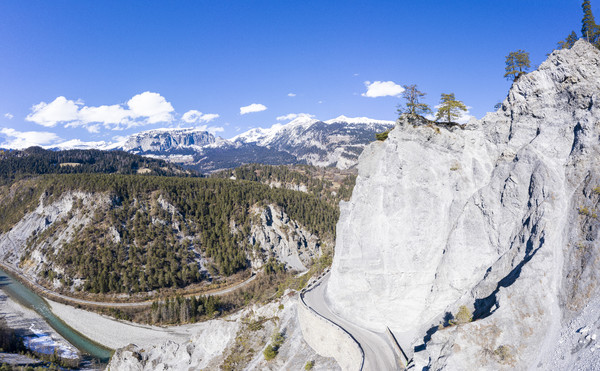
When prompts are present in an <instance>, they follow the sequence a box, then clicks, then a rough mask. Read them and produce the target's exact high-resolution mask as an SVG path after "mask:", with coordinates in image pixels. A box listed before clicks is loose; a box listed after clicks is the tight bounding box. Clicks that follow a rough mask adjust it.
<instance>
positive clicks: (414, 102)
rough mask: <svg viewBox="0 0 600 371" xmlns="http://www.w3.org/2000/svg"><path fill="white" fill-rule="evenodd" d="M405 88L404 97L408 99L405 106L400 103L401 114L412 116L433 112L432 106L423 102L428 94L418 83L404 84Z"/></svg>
mask: <svg viewBox="0 0 600 371" xmlns="http://www.w3.org/2000/svg"><path fill="white" fill-rule="evenodd" d="M403 88H404V89H405V90H404V92H403V93H402V98H403V99H404V100H406V103H405V106H402V105H398V113H399V114H400V115H402V114H407V115H410V116H412V117H417V116H424V115H426V114H428V113H431V108H429V106H428V105H427V104H425V103H422V102H421V98H423V97H424V96H425V95H426V94H425V93H423V92H422V91H419V89H417V85H415V84H413V85H404V86H403Z"/></svg>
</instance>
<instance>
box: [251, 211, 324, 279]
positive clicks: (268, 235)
mask: <svg viewBox="0 0 600 371" xmlns="http://www.w3.org/2000/svg"><path fill="white" fill-rule="evenodd" d="M253 212H254V215H255V216H256V218H255V219H257V220H256V222H253V223H252V226H251V228H250V236H249V242H250V244H251V245H253V246H254V251H253V252H252V253H251V256H250V261H251V264H252V267H253V268H254V269H259V268H260V267H262V265H263V264H264V263H266V262H267V261H268V260H269V259H270V258H273V259H275V260H277V261H279V262H282V263H285V265H286V266H287V267H288V268H290V269H294V270H297V271H301V272H303V271H306V269H307V266H309V265H310V264H311V262H312V260H313V258H318V257H319V256H320V255H321V240H320V239H319V237H317V236H316V235H314V234H312V233H310V232H309V231H308V230H307V229H306V228H303V227H302V226H301V225H300V224H298V222H296V221H294V220H292V219H290V217H289V216H288V215H287V214H286V213H285V212H284V211H283V210H282V209H281V208H280V207H278V206H274V205H268V206H266V207H265V208H263V209H259V208H255V209H254V210H253Z"/></svg>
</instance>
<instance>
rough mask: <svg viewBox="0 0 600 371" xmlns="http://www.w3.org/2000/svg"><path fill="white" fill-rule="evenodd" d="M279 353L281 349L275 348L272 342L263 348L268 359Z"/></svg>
mask: <svg viewBox="0 0 600 371" xmlns="http://www.w3.org/2000/svg"><path fill="white" fill-rule="evenodd" d="M277 353H279V350H278V349H277V348H275V347H274V346H273V345H272V344H269V345H267V347H266V348H265V350H263V355H264V356H265V359H266V360H267V361H270V360H272V359H273V358H275V357H276V356H277Z"/></svg>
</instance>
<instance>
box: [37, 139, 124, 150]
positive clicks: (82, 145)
mask: <svg viewBox="0 0 600 371" xmlns="http://www.w3.org/2000/svg"><path fill="white" fill-rule="evenodd" d="M124 144H125V142H114V143H112V142H106V141H103V140H101V141H97V142H84V141H82V140H81V139H72V140H68V141H66V142H62V143H59V144H55V145H51V146H45V147H44V148H46V149H49V150H53V151H66V150H69V149H99V150H103V151H110V150H113V149H121V148H122V147H123V145H124Z"/></svg>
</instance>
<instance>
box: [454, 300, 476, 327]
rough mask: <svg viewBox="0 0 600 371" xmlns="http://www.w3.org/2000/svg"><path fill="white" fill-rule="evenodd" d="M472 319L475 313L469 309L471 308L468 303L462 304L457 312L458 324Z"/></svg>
mask: <svg viewBox="0 0 600 371" xmlns="http://www.w3.org/2000/svg"><path fill="white" fill-rule="evenodd" d="M471 321H473V314H471V311H469V308H467V306H466V305H461V306H460V308H458V313H456V324H457V325H460V324H463V323H469V322H471Z"/></svg>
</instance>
